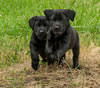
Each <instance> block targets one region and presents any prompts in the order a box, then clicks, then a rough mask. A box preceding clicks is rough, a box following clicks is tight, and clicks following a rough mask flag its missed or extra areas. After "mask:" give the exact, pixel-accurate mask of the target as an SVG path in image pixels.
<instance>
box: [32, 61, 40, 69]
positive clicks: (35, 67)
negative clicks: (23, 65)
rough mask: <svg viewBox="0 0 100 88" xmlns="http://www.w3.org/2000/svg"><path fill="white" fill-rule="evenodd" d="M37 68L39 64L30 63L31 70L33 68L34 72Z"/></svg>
mask: <svg viewBox="0 0 100 88" xmlns="http://www.w3.org/2000/svg"><path fill="white" fill-rule="evenodd" d="M38 67H39V63H34V62H33V61H32V68H33V69H34V70H38Z"/></svg>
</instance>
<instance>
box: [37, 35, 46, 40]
mask: <svg viewBox="0 0 100 88" xmlns="http://www.w3.org/2000/svg"><path fill="white" fill-rule="evenodd" d="M38 39H40V40H46V35H43V36H38Z"/></svg>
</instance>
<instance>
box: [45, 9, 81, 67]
mask: <svg viewBox="0 0 100 88" xmlns="http://www.w3.org/2000/svg"><path fill="white" fill-rule="evenodd" d="M44 14H45V16H46V18H47V19H48V20H49V21H50V29H49V31H48V36H47V41H46V53H47V57H48V58H49V60H58V61H59V60H61V59H60V58H61V57H62V56H63V55H64V54H65V52H67V51H68V50H69V49H72V51H73V68H75V67H78V65H79V36H78V33H77V32H76V30H75V29H74V28H72V27H71V26H70V23H69V20H71V21H74V17H75V12H74V11H73V10H63V9H58V10H45V11H44Z"/></svg>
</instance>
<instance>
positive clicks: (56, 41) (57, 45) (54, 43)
mask: <svg viewBox="0 0 100 88" xmlns="http://www.w3.org/2000/svg"><path fill="white" fill-rule="evenodd" d="M60 43H61V42H60V41H59V40H55V41H54V42H53V49H54V50H57V49H58V48H59V47H60V45H61V44H60Z"/></svg>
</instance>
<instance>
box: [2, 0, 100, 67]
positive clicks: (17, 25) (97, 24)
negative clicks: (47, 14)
mask: <svg viewBox="0 0 100 88" xmlns="http://www.w3.org/2000/svg"><path fill="white" fill-rule="evenodd" d="M45 9H73V10H75V11H76V17H75V21H74V22H71V24H72V25H73V26H74V27H75V28H76V29H77V31H78V32H79V34H80V38H81V39H82V38H83V40H87V42H90V41H93V42H95V43H97V44H98V45H100V2H99V0H88V1H87V0H0V67H4V66H10V65H11V64H12V63H19V62H22V61H23V60H24V59H26V58H30V57H29V56H30V54H29V40H30V36H31V32H32V30H31V28H30V27H29V25H28V21H29V18H31V17H32V16H36V15H38V16H40V15H44V14H43V10H45ZM84 35H85V36H84ZM87 37H88V38H87Z"/></svg>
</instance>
